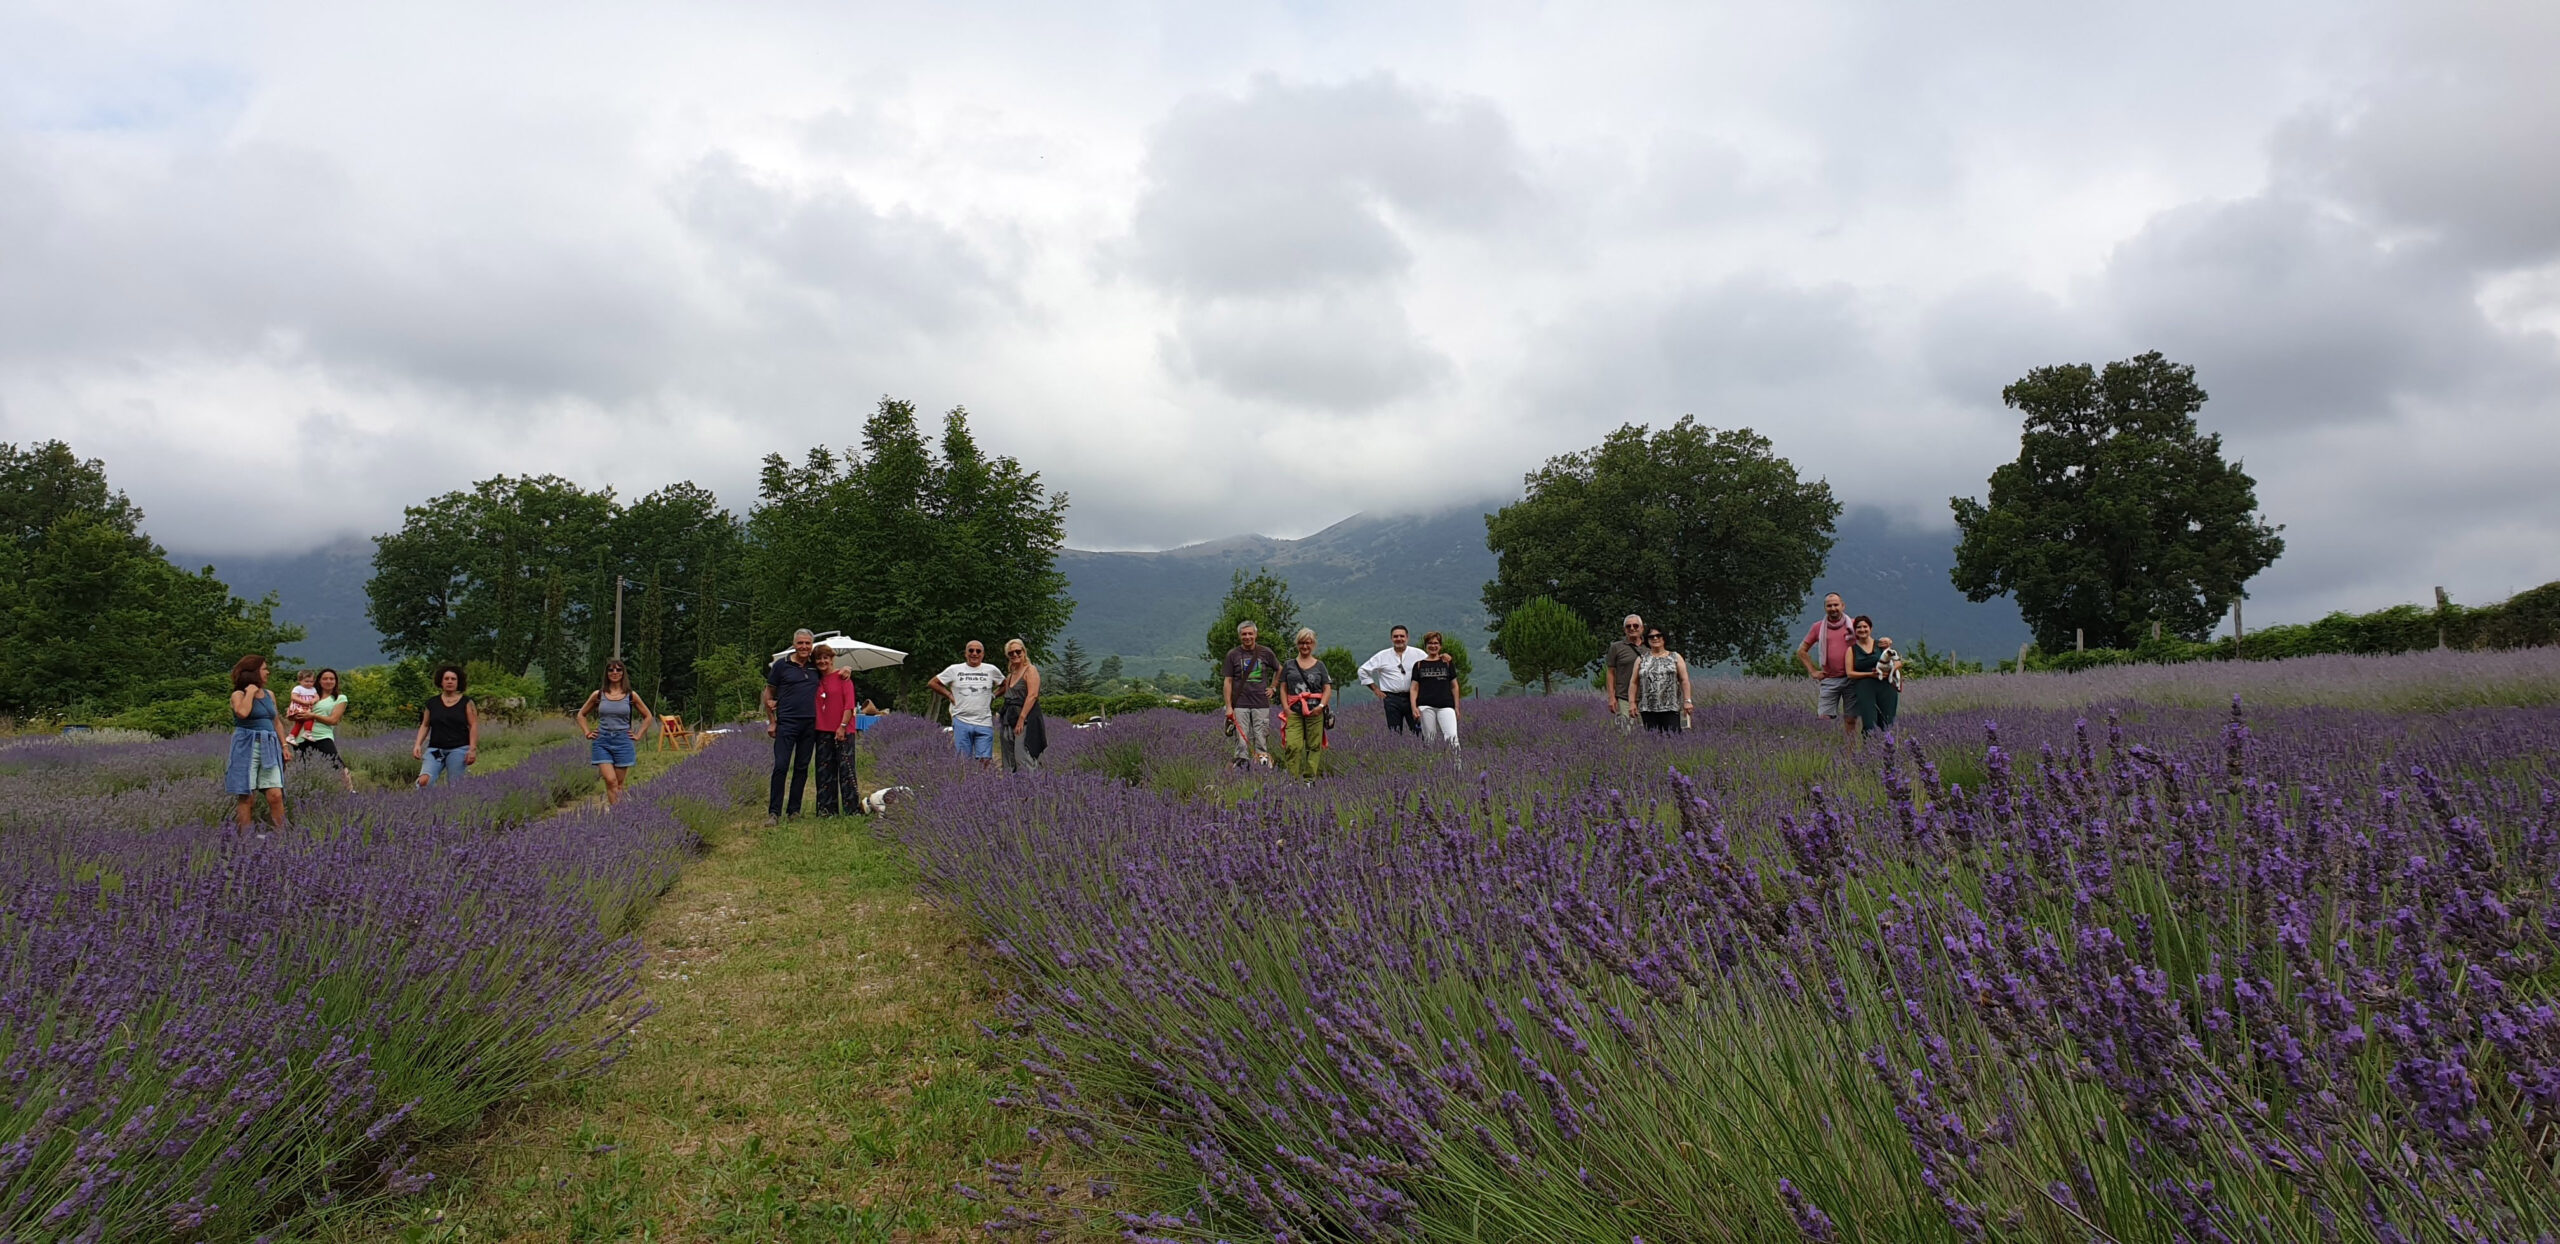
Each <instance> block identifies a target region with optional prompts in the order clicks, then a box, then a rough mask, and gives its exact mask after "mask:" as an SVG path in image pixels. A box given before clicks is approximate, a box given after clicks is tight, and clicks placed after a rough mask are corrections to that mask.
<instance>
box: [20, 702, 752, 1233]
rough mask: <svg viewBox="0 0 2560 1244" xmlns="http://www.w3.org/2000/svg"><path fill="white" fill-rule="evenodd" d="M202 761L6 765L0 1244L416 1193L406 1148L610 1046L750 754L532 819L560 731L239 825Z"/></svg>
mask: <svg viewBox="0 0 2560 1244" xmlns="http://www.w3.org/2000/svg"><path fill="white" fill-rule="evenodd" d="M221 743H222V739H221V737H220V736H218V735H204V736H197V737H193V738H186V739H179V740H174V741H170V742H165V743H139V744H119V745H106V746H96V745H90V746H81V745H74V744H70V743H61V742H34V743H20V744H16V745H13V746H10V747H7V748H5V749H0V1083H5V1090H4V1091H5V1097H0V1102H5V1105H0V1240H11V1241H37V1240H47V1241H50V1240H162V1239H166V1240H199V1239H211V1240H226V1239H248V1238H251V1237H253V1236H257V1235H259V1234H260V1233H262V1232H266V1231H270V1230H273V1229H277V1228H290V1227H291V1226H292V1224H294V1223H296V1222H297V1221H301V1220H304V1219H307V1218H309V1217H311V1216H312V1215H314V1214H315V1213H319V1212H323V1211H326V1210H328V1209H330V1208H331V1207H333V1206H344V1205H347V1204H349V1203H353V1202H359V1201H363V1200H366V1199H369V1198H377V1197H381V1196H384V1195H392V1194H399V1193H403V1192H407V1191H411V1190H414V1189H415V1188H417V1187H419V1186H421V1185H422V1184H423V1183H424V1181H425V1179H426V1176H425V1175H423V1174H420V1173H418V1172H416V1171H414V1170H412V1169H411V1167H410V1165H409V1158H410V1156H411V1154H412V1153H413V1152H414V1151H415V1148H416V1146H417V1145H418V1144H419V1143H420V1142H421V1141H423V1140H425V1139H428V1138H432V1137H435V1136H439V1135H443V1134H447V1133H450V1132H451V1131H453V1130H455V1129H457V1128H461V1127H465V1126H467V1125H469V1124H470V1123H472V1122H473V1121H474V1120H475V1119H477V1118H478V1117H479V1115H480V1112H481V1111H482V1110H483V1109H485V1108H486V1107H487V1106H488V1105H490V1104H491V1103H493V1102H495V1101H497V1100H499V1099H501V1098H503V1097H506V1096H509V1095H511V1094H515V1093H519V1092H522V1091H524V1090H526V1089H527V1088H529V1087H532V1086H534V1085H537V1084H541V1083H545V1082H549V1081H553V1080H557V1079H559V1078H562V1077H567V1076H575V1075H579V1074H583V1073H587V1072H592V1071H594V1070H596V1069H598V1068H599V1067H600V1066H602V1065H603V1064H605V1063H606V1062H607V1061H609V1060H610V1059H611V1058H612V1057H613V1055H614V1052H615V1050H616V1049H617V1048H618V1046H619V1043H620V1042H621V1041H622V1039H623V1038H624V1036H625V1035H626V1034H627V1033H628V1032H629V1030H630V1028H631V1026H632V1025H633V1024H634V1023H636V1022H637V1021H638V1020H639V1018H640V1017H641V1015H642V1014H643V1013H644V1009H645V1008H644V1005H643V1003H642V1001H641V999H640V997H639V991H638V986H637V980H638V971H639V967H640V957H641V956H640V949H639V947H638V945H637V943H636V942H634V941H633V940H631V939H630V938H628V937H627V936H626V931H627V928H628V926H629V924H630V923H631V921H632V919H633V917H634V915H635V913H636V912H637V911H638V910H640V909H641V908H642V907H644V906H645V905H646V904H647V903H648V902H649V900H650V899H651V898H652V897H653V896H654V895H656V894H657V893H658V892H659V891H661V890H663V889H664V888H665V887H666V886H667V884H668V883H669V882H670V881H671V880H672V879H673V877H674V876H675V873H676V870H677V869H678V868H679V867H680V866H681V864H682V863H683V861H684V860H685V859H686V858H687V857H688V856H689V855H690V853H691V851H692V849H693V845H694V842H695V832H696V826H697V825H698V824H699V823H700V822H701V820H702V819H703V818H705V817H711V816H721V815H725V814H726V812H727V810H728V809H729V808H730V806H731V804H732V798H731V796H732V794H733V786H734V779H736V778H737V777H738V776H739V775H740V774H741V773H742V772H743V771H744V770H745V769H746V768H748V767H750V766H752V765H753V764H754V763H755V761H756V759H757V757H758V750H757V749H754V748H746V747H739V748H727V749H722V748H715V749H712V750H711V751H709V752H706V753H704V754H703V755H702V756H700V757H698V758H695V759H692V760H690V761H687V762H685V763H683V764H681V765H679V766H677V767H676V768H675V769H674V770H673V771H672V772H670V773H669V774H667V775H666V776H664V777H661V778H658V779H656V780H654V781H651V782H648V783H646V784H644V785H642V786H640V787H638V788H637V789H636V790H635V792H634V794H633V795H632V797H631V798H629V799H627V800H626V801H625V802H624V803H623V804H622V806H621V807H620V808H618V809H616V810H615V811H614V812H613V813H612V814H610V815H608V814H606V813H605V812H604V810H603V809H602V808H601V807H596V806H579V807H576V808H573V809H571V810H569V811H566V812H562V813H559V814H557V815H551V813H552V812H553V810H554V809H555V808H558V807H559V806H560V805H562V804H564V803H566V802H569V801H571V800H574V799H576V798H578V797H579V796H581V795H582V794H584V793H585V792H587V791H589V790H592V789H593V788H594V785H595V776H594V770H592V769H591V768H589V767H588V766H587V765H586V763H585V761H586V746H585V744H584V743H582V742H562V743H557V744H553V745H549V746H545V747H541V748H539V749H537V750H535V751H533V752H532V753H531V754H529V755H527V756H526V757H525V758H524V759H523V760H522V761H521V762H520V763H517V764H515V765H513V766H512V767H509V768H507V769H504V770H503V771H500V772H497V773H493V774H486V775H482V776H476V777H474V778H473V779H471V780H469V781H467V782H464V783H461V784H459V785H456V786H451V787H443V788H438V789H435V790H431V791H424V792H421V791H416V790H411V789H406V788H405V787H402V788H393V789H387V790H368V791H366V792H364V793H361V794H348V793H346V792H345V791H343V790H340V789H336V788H335V786H334V785H333V783H332V782H331V781H330V780H328V779H326V778H325V777H312V776H307V775H297V776H293V777H289V778H288V785H289V786H291V787H292V788H293V789H292V791H291V796H290V797H291V803H292V810H293V818H294V822H295V824H294V826H293V828H292V830H291V831H290V832H285V833H278V834H274V835H271V836H265V837H259V836H253V835H246V834H242V833H239V832H238V831H236V830H233V829H230V828H228V827H226V826H225V825H223V824H222V821H223V818H224V817H226V816H227V814H228V807H227V804H228V800H226V799H224V798H223V797H222V796H221V794H220V792H219V791H218V789H217V787H216V782H215V770H216V769H217V768H218V763H219V758H220V755H221ZM408 744H409V739H408V738H407V736H405V735H402V736H397V737H385V738H378V739H374V740H370V741H366V742H361V743H356V744H353V745H352V750H354V751H355V752H357V753H358V755H356V756H355V757H353V759H354V761H355V763H356V764H357V765H358V767H359V768H362V767H364V766H365V764H366V763H367V762H368V761H370V760H374V759H380V760H381V761H382V762H383V763H384V764H386V765H390V766H391V767H393V768H395V769H396V768H398V767H399V765H398V763H397V762H400V761H405V760H406V757H407V749H408ZM395 751H396V753H397V754H396V756H395V755H393V754H392V753H393V752H395ZM374 752H379V753H381V754H382V755H381V756H380V757H374V756H372V755H370V754H369V753H374Z"/></svg>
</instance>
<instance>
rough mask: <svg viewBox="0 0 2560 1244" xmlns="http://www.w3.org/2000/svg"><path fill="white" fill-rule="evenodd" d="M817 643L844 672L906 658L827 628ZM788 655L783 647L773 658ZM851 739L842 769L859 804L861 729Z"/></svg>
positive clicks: (879, 667) (865, 668) (877, 666)
mask: <svg viewBox="0 0 2560 1244" xmlns="http://www.w3.org/2000/svg"><path fill="white" fill-rule="evenodd" d="M817 642H818V643H821V644H824V645H826V646H827V648H828V649H829V650H831V651H833V652H834V653H835V654H836V668H837V669H840V670H843V671H845V672H847V673H855V672H859V671H861V670H876V669H887V668H888V667H890V666H892V665H899V664H903V663H904V662H905V661H906V659H907V654H906V653H903V652H900V651H898V650H897V649H895V648H883V647H881V646H880V645H878V644H866V643H864V642H862V641H861V640H859V639H852V638H848V637H847V636H846V635H845V633H844V632H842V631H828V632H827V633H826V634H824V635H820V636H818V637H817ZM790 655H791V650H790V649H789V648H785V649H783V650H782V651H780V652H777V653H774V654H773V659H774V660H776V661H779V660H781V659H782V658H784V657H787V656H790ZM854 711H855V712H856V713H857V714H859V713H860V712H861V711H862V710H861V709H860V708H859V707H856V708H855V709H854ZM851 741H852V743H853V751H852V753H851V754H850V755H848V756H846V757H845V771H846V773H847V774H848V775H849V776H850V778H851V780H852V782H853V792H854V802H855V803H856V804H859V803H861V802H862V732H861V731H859V730H857V731H855V732H854V734H853V738H852V740H851Z"/></svg>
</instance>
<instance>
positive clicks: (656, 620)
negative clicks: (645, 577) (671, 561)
mask: <svg viewBox="0 0 2560 1244" xmlns="http://www.w3.org/2000/svg"><path fill="white" fill-rule="evenodd" d="M661 578H662V572H661V571H660V570H658V569H657V568H656V567H652V568H651V569H650V571H649V583H648V586H647V587H645V588H643V589H642V591H641V593H640V619H639V626H638V627H636V628H634V632H633V634H632V637H631V638H632V640H633V642H632V644H631V645H630V663H631V685H632V687H633V688H634V689H636V690H638V691H639V692H640V697H641V698H642V699H644V700H647V701H648V702H649V703H650V704H651V705H652V706H655V705H656V704H657V703H658V702H659V699H660V691H661V686H660V684H661V679H662V678H663V677H664V673H665V668H666V666H665V661H664V658H665V654H666V633H667V590H666V585H665V584H664V583H663V582H661ZM598 685H599V686H601V685H602V683H601V682H599V683H598Z"/></svg>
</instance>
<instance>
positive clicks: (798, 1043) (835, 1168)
mask: <svg viewBox="0 0 2560 1244" xmlns="http://www.w3.org/2000/svg"><path fill="white" fill-rule="evenodd" d="M646 755H647V753H644V759H645V757H646ZM915 880H916V878H915V873H914V870H913V868H912V867H911V866H910V864H909V863H908V861H907V858H906V856H905V854H904V852H903V851H902V850H901V849H900V848H898V847H897V846H895V845H893V844H890V843H887V842H884V841H882V840H880V839H877V838H875V837H873V836H872V834H871V833H870V831H869V830H868V828H867V827H866V825H865V822H863V821H862V820H860V819H843V820H826V821H821V820H815V819H807V820H800V821H794V822H790V823H786V824H784V825H782V826H780V827H777V828H764V827H762V826H760V825H757V826H752V827H751V826H750V825H749V824H748V823H745V822H738V823H733V824H730V825H727V826H724V827H721V828H718V829H716V830H714V831H713V833H712V834H711V835H710V842H709V847H708V850H707V852H706V854H705V856H704V858H703V859H701V860H700V861H698V862H697V863H696V864H694V865H693V866H692V867H691V868H689V869H688V870H687V871H686V873H685V876H684V878H683V879H682V880H681V881H679V882H678V883H677V885H676V887H675V888H674V889H673V890H670V891H669V892H668V893H667V894H666V895H665V897H663V898H662V899H661V900H660V901H659V902H658V903H657V905H656V906H655V907H654V908H653V909H652V910H651V911H650V912H649V913H648V915H647V917H646V919H645V920H644V921H643V923H642V925H641V927H640V929H639V936H640V937H641V938H642V939H643V940H644V941H645V942H646V943H647V945H648V948H649V958H650V962H649V967H648V969H647V972H648V976H647V979H646V981H645V984H646V987H647V989H648V993H649V996H650V999H651V1001H653V1002H654V1003H655V1004H656V1005H657V1007H658V1008H659V1009H658V1011H657V1013H656V1014H655V1015H654V1016H652V1017H651V1018H649V1019H648V1020H646V1021H644V1022H643V1023H642V1025H641V1027H640V1030H639V1033H638V1036H637V1038H636V1039H635V1042H634V1044H633V1046H632V1048H631V1050H630V1051H629V1053H627V1054H626V1055H625V1056H624V1057H623V1058H622V1059H621V1061H619V1062H618V1063H616V1064H615V1065H614V1066H613V1067H612V1068H611V1069H610V1070H609V1071H607V1072H606V1073H605V1074H604V1075H602V1076H600V1077H597V1078H594V1079H590V1080H587V1081H584V1082H581V1083H577V1084H573V1085H570V1086H568V1087H565V1088H562V1089H558V1090H554V1091H552V1092H550V1093H548V1094H546V1095H544V1096H540V1097H537V1098H534V1099H531V1100H528V1101H525V1102H523V1103H520V1104H518V1105H516V1106H513V1107H509V1108H506V1109H504V1110H503V1111H502V1112H500V1113H499V1114H498V1115H496V1116H495V1117H493V1118H491V1119H490V1120H488V1121H487V1124H486V1126H484V1127H483V1128H482V1129H480V1130H479V1131H478V1133H477V1134H475V1135H473V1136H472V1137H471V1138H470V1139H468V1140H466V1141H464V1142H461V1143H459V1144H456V1145H454V1146H452V1147H451V1148H449V1149H447V1150H445V1151H442V1152H439V1153H436V1154H432V1155H430V1156H429V1160H428V1161H427V1162H426V1163H424V1164H423V1165H424V1167H425V1169H430V1170H433V1171H435V1172H436V1173H437V1175H438V1180H437V1184H436V1189H435V1190H434V1191H431V1192H429V1193H427V1194H425V1195H424V1196H422V1197H420V1198H417V1199H414V1200H412V1201H410V1202H407V1203H405V1204H404V1205H402V1206H401V1207H400V1208H399V1209H398V1210H397V1212H396V1213H392V1214H389V1215H387V1216H375V1217H370V1218H367V1219H364V1220H362V1221H358V1222H351V1223H347V1224H343V1225H341V1226H340V1227H339V1228H337V1229H336V1232H335V1233H334V1234H332V1235H329V1236H326V1237H324V1238H326V1239H330V1240H333V1241H336V1240H344V1241H353V1240H364V1239H382V1238H395V1239H405V1240H416V1241H455V1242H459V1241H465V1240H498V1239H505V1240H547V1241H587V1240H620V1239H632V1240H757V1241H765V1240H813V1241H814V1240H828V1241H836V1240H857V1241H859V1240H883V1241H885V1240H893V1239H894V1240H912V1239H941V1238H952V1239H957V1238H962V1236H963V1235H964V1234H966V1233H969V1232H970V1224H971V1223H973V1222H974V1221H976V1220H977V1218H978V1217H979V1216H980V1215H981V1213H982V1211H981V1209H980V1207H979V1206H978V1205H977V1204H976V1203H974V1202H972V1201H969V1200H967V1199H964V1198H963V1197H961V1196H960V1195H958V1194H957V1193H956V1192H954V1191H953V1188H952V1185H953V1184H954V1183H955V1182H984V1179H983V1175H982V1174H981V1173H980V1171H981V1168H980V1165H979V1164H980V1163H981V1161H982V1160H984V1159H986V1158H990V1157H993V1158H997V1159H1000V1160H1010V1161H1020V1160H1021V1159H1022V1157H1023V1156H1024V1154H1025V1153H1026V1152H1028V1151H1030V1150H1031V1149H1032V1148H1033V1146H1032V1144H1031V1142H1030V1141H1029V1139H1028V1137H1027V1136H1026V1133H1025V1130H1024V1127H1023V1125H1022V1123H1021V1122H1019V1121H1017V1120H1016V1119H1015V1118H1013V1117H1012V1116H1009V1115H1008V1114H1006V1113H1005V1112H1003V1111H1002V1110H1000V1109H999V1108H997V1107H996V1106H994V1105H992V1104H991V1102H990V1099H991V1098H993V1097H994V1096H996V1095H997V1093H998V1092H999V1091H1000V1089H1001V1088H1002V1086H1003V1085H1004V1084H1005V1083H1006V1082H1007V1081H1008V1079H1009V1077H1008V1076H1007V1075H1006V1072H1005V1067H1004V1062H1003V1058H1002V1056H1001V1055H1000V1054H999V1052H998V1051H997V1049H996V1048H995V1047H994V1046H993V1045H992V1044H990V1043H988V1042H987V1041H985V1040H984V1039H982V1038H981V1037H980V1036H979V1035H978V1030H977V1027H976V1025H977V1023H978V1022H981V1021H985V1022H992V1017H991V1011H992V1003H993V995H992V993H991V992H990V990H989V988H988V987H987V986H986V984H985V983H984V982H985V981H986V979H987V967H988V965H987V964H986V963H985V962H983V961H982V960H981V958H980V951H979V948H978V946H977V944H976V943H975V941H974V940H973V939H972V938H971V937H970V936H969V935H968V932H967V930H966V929H965V928H964V927H963V926H962V925H961V924H960V923H959V922H958V921H957V920H956V919H955V918H953V917H950V916H948V915H946V914H945V913H943V912H940V911H938V910H936V909H934V908H932V907H931V906H929V905H927V904H926V903H925V902H924V901H923V900H922V899H920V898H918V897H917V896H916V890H915ZM1053 1177H1054V1176H1053ZM1061 1182H1067V1181H1063V1180H1062V1181H1061Z"/></svg>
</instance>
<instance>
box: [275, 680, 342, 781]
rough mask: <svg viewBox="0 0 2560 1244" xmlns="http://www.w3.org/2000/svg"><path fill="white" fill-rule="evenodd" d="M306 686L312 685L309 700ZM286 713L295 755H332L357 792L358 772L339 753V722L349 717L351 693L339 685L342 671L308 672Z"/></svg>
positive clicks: (332, 761)
mask: <svg viewBox="0 0 2560 1244" xmlns="http://www.w3.org/2000/svg"><path fill="white" fill-rule="evenodd" d="M304 686H307V687H309V688H311V698H310V699H308V700H305V699H304V698H303V695H302V687H304ZM284 715H285V720H286V722H287V723H288V724H287V726H286V728H287V730H288V731H289V732H290V733H289V734H288V735H287V736H286V738H285V745H286V746H287V747H290V748H291V749H292V750H293V758H294V759H296V760H308V759H310V758H311V756H312V754H313V753H318V754H320V755H323V756H326V757H328V758H329V763H330V764H333V765H336V766H337V768H338V776H339V777H340V778H341V779H344V780H345V782H346V784H347V789H348V790H349V791H353V790H354V789H355V788H356V775H355V773H354V772H353V771H352V770H350V769H348V768H347V760H346V757H344V756H341V755H339V754H338V723H339V722H342V721H345V720H346V719H347V693H346V692H345V691H344V690H341V689H340V688H339V685H338V671H336V670H333V669H324V670H321V671H320V672H318V673H316V674H313V673H306V674H304V675H303V676H302V678H301V679H300V685H299V686H296V687H295V688H294V693H293V703H292V704H291V705H290V706H288V707H287V708H286V709H285V711H284Z"/></svg>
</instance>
